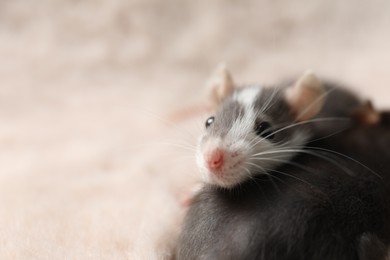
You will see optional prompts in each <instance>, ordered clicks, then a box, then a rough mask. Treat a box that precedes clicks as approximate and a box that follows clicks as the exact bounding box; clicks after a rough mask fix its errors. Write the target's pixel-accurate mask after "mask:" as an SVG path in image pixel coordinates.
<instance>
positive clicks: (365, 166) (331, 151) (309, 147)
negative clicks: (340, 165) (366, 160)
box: [306, 146, 382, 179]
mask: <svg viewBox="0 0 390 260" xmlns="http://www.w3.org/2000/svg"><path fill="white" fill-rule="evenodd" d="M306 148H308V149H313V150H319V151H324V152H329V153H333V154H337V155H339V156H342V157H344V158H346V159H348V160H351V161H353V162H355V163H357V164H359V165H360V166H363V167H364V168H365V169H367V170H369V171H370V172H372V173H373V174H374V175H376V176H377V177H379V178H381V179H382V176H381V175H380V174H378V173H377V172H375V171H374V170H372V169H371V168H370V167H368V166H367V165H365V164H363V163H361V162H359V161H358V160H355V159H354V158H352V157H350V156H348V155H346V154H343V153H339V152H336V151H333V150H329V149H325V148H320V147H312V146H307V147H306Z"/></svg>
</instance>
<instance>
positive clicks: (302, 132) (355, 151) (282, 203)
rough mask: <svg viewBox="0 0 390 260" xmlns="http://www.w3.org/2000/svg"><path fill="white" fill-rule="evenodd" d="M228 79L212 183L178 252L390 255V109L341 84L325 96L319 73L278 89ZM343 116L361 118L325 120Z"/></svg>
mask: <svg viewBox="0 0 390 260" xmlns="http://www.w3.org/2000/svg"><path fill="white" fill-rule="evenodd" d="M222 79H223V80H222V84H221V83H219V84H217V85H219V86H223V88H222V89H221V88H220V89H219V90H218V91H216V92H214V93H218V95H214V100H216V101H217V102H218V108H217V112H216V113H215V115H214V116H213V117H210V118H209V119H208V120H207V121H206V128H207V130H206V133H205V134H204V136H202V137H201V140H200V143H199V150H198V164H199V166H200V168H201V170H202V172H203V174H204V175H205V179H206V183H208V184H206V185H205V187H204V188H203V189H202V190H201V191H200V192H199V194H198V195H197V196H196V197H195V198H194V201H193V202H192V204H191V206H190V209H189V211H188V214H187V217H186V219H185V223H184V227H183V231H182V234H181V236H180V239H179V244H178V250H177V258H178V259H260V260H280V259H282V260H283V259H303V260H304V259H308V260H309V259H317V260H321V259H324V260H325V259H345V260H347V259H348V260H350V259H360V260H369V259H370V260H380V259H385V257H386V255H387V254H388V246H389V243H390V222H389V221H388V219H390V194H389V190H390V180H389V175H390V165H389V161H388V158H390V122H389V121H390V120H389V119H388V118H390V116H389V113H381V114H378V113H376V112H375V111H373V110H372V109H371V107H370V105H369V104H368V105H367V103H365V102H362V101H361V100H360V99H359V98H354V96H353V95H350V94H349V93H348V92H344V91H343V90H339V89H335V90H333V91H332V92H330V93H333V96H330V95H328V97H327V99H326V100H324V99H323V97H324V96H325V95H324V93H325V92H326V89H327V88H328V89H331V90H332V89H333V85H327V83H323V82H321V81H319V80H318V79H317V78H316V77H315V76H314V75H312V74H305V75H303V76H302V77H301V78H300V79H298V80H297V81H296V82H295V83H294V84H291V85H285V86H282V87H281V88H278V89H277V90H272V89H262V88H260V87H256V86H249V87H244V88H242V89H237V90H235V89H233V88H231V87H232V85H231V84H230V83H229V82H231V79H230V77H229V76H228V74H225V76H224V77H222ZM227 83H229V84H227ZM229 85H230V86H229ZM324 89H325V90H324ZM328 93H329V92H328ZM340 93H341V95H339V94H340ZM221 94H222V95H221ZM344 94H345V95H346V96H344ZM221 97H222V98H221ZM270 100H273V101H270ZM348 100H349V101H348ZM336 101H337V104H334V102H336ZM333 104H334V105H335V106H336V108H335V107H332V106H333ZM340 116H342V117H344V116H347V117H348V118H350V119H351V120H349V121H348V124H344V123H343V124H341V125H340V124H339V123H335V122H337V120H336V121H332V120H329V121H328V122H329V123H325V122H326V120H324V119H325V117H326V118H328V119H332V118H334V117H336V118H339V117H340ZM309 120H310V121H309ZM356 120H358V121H363V124H362V123H361V122H358V123H359V124H354V122H356ZM313 123H314V124H313ZM345 128H347V129H345ZM341 129H344V130H345V131H340V130H341ZM308 144H310V145H308ZM260 156H261V157H260Z"/></svg>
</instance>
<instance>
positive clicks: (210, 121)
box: [206, 116, 214, 128]
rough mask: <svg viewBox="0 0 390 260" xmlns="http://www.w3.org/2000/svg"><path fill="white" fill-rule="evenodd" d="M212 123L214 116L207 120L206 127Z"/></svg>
mask: <svg viewBox="0 0 390 260" xmlns="http://www.w3.org/2000/svg"><path fill="white" fill-rule="evenodd" d="M212 123H214V117H213V116H211V117H209V118H208V119H207V120H206V128H208V127H209V126H210V125H211V124H212Z"/></svg>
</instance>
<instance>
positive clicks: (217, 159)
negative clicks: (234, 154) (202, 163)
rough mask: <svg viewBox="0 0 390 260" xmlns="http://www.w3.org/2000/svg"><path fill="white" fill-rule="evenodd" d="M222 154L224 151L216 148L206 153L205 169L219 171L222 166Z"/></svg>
mask: <svg viewBox="0 0 390 260" xmlns="http://www.w3.org/2000/svg"><path fill="white" fill-rule="evenodd" d="M224 154H225V153H224V151H223V150H221V149H218V148H217V149H214V150H211V151H210V152H209V153H207V154H206V156H205V157H206V158H205V159H206V163H207V168H209V169H210V170H219V169H220V168H221V167H222V165H223V161H224V156H225V155H224Z"/></svg>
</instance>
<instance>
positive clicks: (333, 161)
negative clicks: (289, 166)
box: [259, 149, 355, 176]
mask: <svg viewBox="0 0 390 260" xmlns="http://www.w3.org/2000/svg"><path fill="white" fill-rule="evenodd" d="M291 152H294V153H305V154H309V155H313V156H316V157H319V158H321V159H324V160H326V161H328V162H330V163H333V164H334V165H336V166H338V167H339V168H340V169H342V170H343V171H345V172H346V173H348V174H349V175H351V176H354V175H355V174H353V173H352V172H351V171H350V170H348V169H347V168H345V167H343V166H342V165H340V164H339V163H338V162H337V161H335V160H332V159H331V158H328V157H326V156H324V155H320V154H319V153H315V152H312V151H307V150H304V149H280V150H274V151H270V152H264V153H263V155H264V154H275V153H291ZM259 155H262V153H260V154H259Z"/></svg>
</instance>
